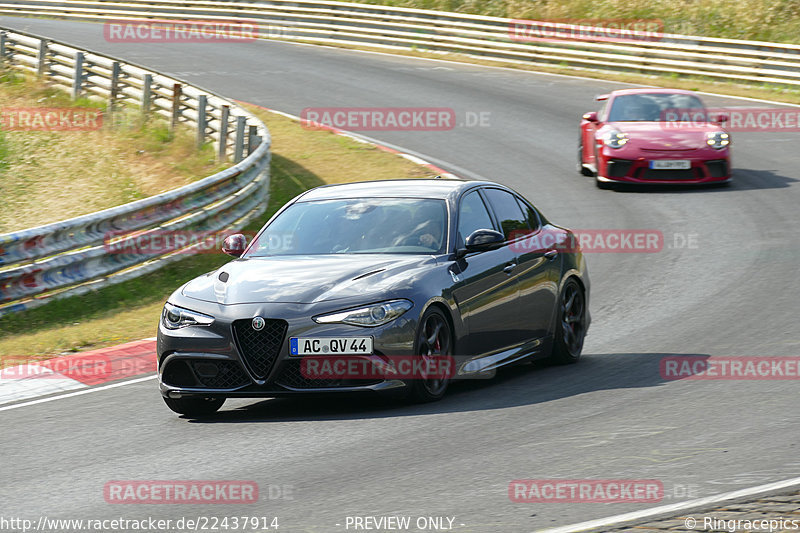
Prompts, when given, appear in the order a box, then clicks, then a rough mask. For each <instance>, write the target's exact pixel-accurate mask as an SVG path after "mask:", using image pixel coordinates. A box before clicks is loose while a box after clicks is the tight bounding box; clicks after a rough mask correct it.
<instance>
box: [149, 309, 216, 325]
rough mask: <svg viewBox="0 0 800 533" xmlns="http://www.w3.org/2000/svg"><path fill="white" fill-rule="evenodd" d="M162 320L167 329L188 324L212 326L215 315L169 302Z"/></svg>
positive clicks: (162, 314)
mask: <svg viewBox="0 0 800 533" xmlns="http://www.w3.org/2000/svg"><path fill="white" fill-rule="evenodd" d="M161 321H162V322H163V323H164V327H165V328H167V329H178V328H185V327H186V326H210V325H211V324H213V323H214V317H213V316H208V315H204V314H203V313H198V312H197V311H190V310H189V309H184V308H183V307H176V306H174V305H172V304H170V303H168V304H166V305H165V306H164V311H163V312H162V313H161Z"/></svg>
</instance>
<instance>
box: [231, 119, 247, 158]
mask: <svg viewBox="0 0 800 533" xmlns="http://www.w3.org/2000/svg"><path fill="white" fill-rule="evenodd" d="M245 121H246V119H245V118H244V117H236V140H235V141H234V145H233V162H234V163H238V162H239V161H241V160H242V159H244V127H245V125H246V124H245Z"/></svg>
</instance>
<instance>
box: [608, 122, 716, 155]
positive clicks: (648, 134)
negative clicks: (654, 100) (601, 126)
mask: <svg viewBox="0 0 800 533" xmlns="http://www.w3.org/2000/svg"><path fill="white" fill-rule="evenodd" d="M608 126H610V127H611V128H614V129H616V130H618V131H621V132H622V133H627V134H628V138H629V139H630V140H629V141H628V142H629V143H630V144H631V145H633V146H636V147H638V148H645V149H654V150H696V149H698V148H706V147H707V146H708V145H707V144H706V133H708V132H714V131H724V130H723V129H722V128H721V127H720V126H719V125H718V124H714V123H712V122H707V123H688V122H609V123H608Z"/></svg>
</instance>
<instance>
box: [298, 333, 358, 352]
mask: <svg viewBox="0 0 800 533" xmlns="http://www.w3.org/2000/svg"><path fill="white" fill-rule="evenodd" d="M289 354H290V355H330V354H336V355H364V354H366V355H371V354H372V337H291V338H290V339H289Z"/></svg>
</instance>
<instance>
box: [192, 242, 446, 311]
mask: <svg viewBox="0 0 800 533" xmlns="http://www.w3.org/2000/svg"><path fill="white" fill-rule="evenodd" d="M434 264H436V260H435V258H434V257H432V256H419V255H415V256H409V255H385V254H381V255H377V254H375V255H324V256H283V257H281V256H273V257H253V258H244V259H238V260H236V261H231V262H230V263H228V264H226V265H224V266H222V267H220V268H219V269H218V270H216V271H214V272H210V273H208V274H206V275H204V276H200V277H198V278H195V279H193V280H192V281H190V282H189V283H187V284H186V285H185V286H184V287H183V290H182V294H183V295H184V296H187V297H189V298H195V299H197V300H203V301H207V302H215V303H220V304H223V305H228V304H244V303H299V304H309V303H316V302H324V301H327V300H338V299H342V298H349V297H353V296H358V295H365V294H374V293H380V292H383V291H386V290H388V289H390V288H391V289H398V288H402V286H403V285H404V284H405V285H408V284H409V280H410V279H412V278H413V273H412V272H411V271H412V270H414V269H420V268H426V267H428V266H430V265H434Z"/></svg>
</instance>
